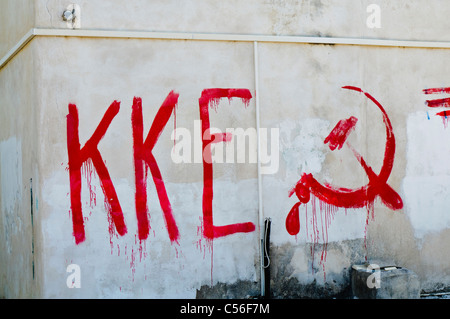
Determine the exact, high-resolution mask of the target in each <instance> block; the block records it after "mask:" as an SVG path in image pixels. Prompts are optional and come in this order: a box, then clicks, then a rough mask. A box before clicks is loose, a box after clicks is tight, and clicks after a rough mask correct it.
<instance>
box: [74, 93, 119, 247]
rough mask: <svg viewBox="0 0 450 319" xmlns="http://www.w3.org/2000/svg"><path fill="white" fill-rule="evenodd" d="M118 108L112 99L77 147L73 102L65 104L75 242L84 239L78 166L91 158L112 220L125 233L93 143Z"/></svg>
mask: <svg viewBox="0 0 450 319" xmlns="http://www.w3.org/2000/svg"><path fill="white" fill-rule="evenodd" d="M119 109H120V103H119V102H117V101H114V102H113V103H112V104H111V106H110V107H109V108H108V110H107V111H106V113H105V115H104V116H103V118H102V120H101V122H100V124H99V125H98V126H97V129H96V130H95V132H94V134H92V136H91V138H90V139H89V140H88V141H87V142H86V144H85V145H84V146H83V148H81V149H80V147H81V146H80V140H79V135H78V123H79V120H78V110H77V107H76V105H75V104H69V114H68V115H67V149H68V154H69V175H70V202H71V209H72V222H73V235H74V237H75V242H76V243H77V244H79V243H81V242H83V241H84V240H85V238H86V237H85V232H84V222H83V212H82V205H81V166H82V165H83V164H84V163H85V162H86V161H92V164H93V165H94V167H95V169H96V170H97V174H98V176H99V178H100V183H101V186H102V189H103V193H104V194H105V203H106V206H107V208H108V213H109V215H110V217H111V219H112V222H113V223H114V225H115V226H116V229H117V231H118V233H119V234H120V235H124V234H125V233H126V232H127V228H126V226H125V222H124V218H123V213H122V208H121V207H120V203H119V199H118V198H117V194H116V190H115V188H114V185H113V183H112V181H111V178H110V176H109V172H108V169H107V168H106V165H105V163H104V162H103V159H102V156H101V154H100V152H99V150H98V149H97V145H98V143H99V142H100V140H101V139H102V138H103V136H104V135H105V133H106V130H107V129H108V127H109V125H110V124H111V121H112V120H113V118H114V117H115V116H116V115H117V113H118V112H119Z"/></svg>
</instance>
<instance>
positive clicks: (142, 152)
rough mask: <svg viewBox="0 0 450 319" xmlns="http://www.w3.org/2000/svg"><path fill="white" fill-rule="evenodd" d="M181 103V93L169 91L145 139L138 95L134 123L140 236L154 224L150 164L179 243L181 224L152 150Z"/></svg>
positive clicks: (169, 228) (168, 222) (170, 230)
mask: <svg viewBox="0 0 450 319" xmlns="http://www.w3.org/2000/svg"><path fill="white" fill-rule="evenodd" d="M177 103H178V94H176V93H174V92H173V91H172V92H170V93H169V95H168V96H167V98H166V99H165V101H164V102H163V104H162V105H161V107H160V108H159V110H158V113H157V114H156V116H155V118H154V120H153V123H152V126H151V127H150V130H149V132H148V135H147V138H146V139H145V141H144V139H143V132H144V128H143V119H142V100H141V98H139V97H135V98H134V100H133V107H132V114H131V122H132V126H133V150H134V166H135V167H134V168H135V181H136V194H135V202H136V217H137V221H138V233H139V239H140V240H142V239H146V238H147V236H148V234H149V230H150V224H149V220H148V216H147V211H148V207H147V187H146V176H147V174H146V171H147V167H148V168H149V169H150V173H151V174H152V177H153V182H154V183H155V187H156V192H157V194H158V199H159V203H160V206H161V209H162V211H163V213H164V221H165V223H166V228H167V231H168V233H169V238H170V240H171V242H176V241H177V240H178V239H179V237H180V234H179V231H178V227H177V225H176V222H175V219H174V217H173V213H172V207H171V205H170V201H169V197H168V196H167V191H166V187H165V185H164V180H163V178H162V175H161V171H160V170H159V167H158V163H157V162H156V159H155V157H154V155H153V153H152V150H153V148H154V146H155V144H156V142H157V141H158V138H159V136H160V134H161V132H162V130H163V129H164V127H165V126H166V124H167V122H168V121H169V118H170V116H171V115H172V112H173V111H174V109H175V107H176V105H177Z"/></svg>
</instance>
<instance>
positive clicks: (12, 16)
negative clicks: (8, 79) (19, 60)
mask: <svg viewBox="0 0 450 319" xmlns="http://www.w3.org/2000/svg"><path fill="white" fill-rule="evenodd" d="M35 3H36V1H33V0H15V1H11V0H1V1H0V7H1V10H0V30H1V32H0V56H2V57H3V55H5V54H6V52H8V51H9V50H10V49H11V47H12V46H14V45H15V44H16V43H17V42H18V41H19V40H20V39H21V38H22V37H23V36H24V35H25V34H26V33H27V32H28V31H29V30H30V28H32V27H33V26H34V25H35V14H36V10H35Z"/></svg>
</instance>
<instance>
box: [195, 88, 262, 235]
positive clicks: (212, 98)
mask: <svg viewBox="0 0 450 319" xmlns="http://www.w3.org/2000/svg"><path fill="white" fill-rule="evenodd" d="M234 97H237V98H240V99H242V101H243V102H244V104H245V105H248V103H249V101H250V99H251V98H252V95H251V93H250V91H249V90H247V89H206V90H204V91H203V92H202V95H201V97H200V99H199V106H200V119H201V120H202V144H203V146H202V150H203V236H205V238H207V239H214V238H218V237H222V236H227V235H231V234H234V233H248V232H252V231H254V230H255V225H254V224H253V223H251V222H247V223H238V224H231V225H224V226H216V225H214V223H213V164H212V159H211V156H212V155H211V143H219V142H223V141H227V140H229V139H230V137H231V136H229V135H225V134H222V133H219V134H210V132H209V131H210V121H209V107H217V105H218V103H219V100H220V99H222V98H228V99H229V100H231V99H232V98H234Z"/></svg>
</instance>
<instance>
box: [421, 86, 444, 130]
mask: <svg viewBox="0 0 450 319" xmlns="http://www.w3.org/2000/svg"><path fill="white" fill-rule="evenodd" d="M423 93H424V94H448V93H450V88H449V87H442V88H430V89H424V90H423ZM425 104H426V105H427V106H428V107H431V108H436V107H450V98H441V99H433V100H426V101H425ZM427 114H428V112H427ZM435 115H436V116H440V117H441V118H442V121H443V123H444V127H445V128H446V127H447V126H448V118H449V115H450V111H441V112H437V113H436V114H435ZM428 119H429V116H428Z"/></svg>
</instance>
